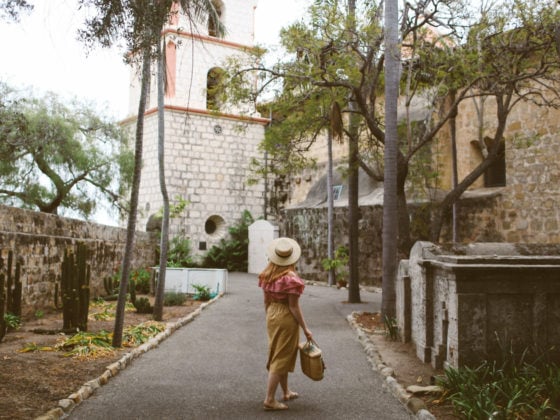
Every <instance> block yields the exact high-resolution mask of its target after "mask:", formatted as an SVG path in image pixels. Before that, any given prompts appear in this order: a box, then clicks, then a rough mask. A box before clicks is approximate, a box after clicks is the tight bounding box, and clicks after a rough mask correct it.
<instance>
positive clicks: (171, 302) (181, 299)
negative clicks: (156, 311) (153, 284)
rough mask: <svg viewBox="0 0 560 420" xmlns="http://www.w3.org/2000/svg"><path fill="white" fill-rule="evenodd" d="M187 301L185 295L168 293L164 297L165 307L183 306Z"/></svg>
mask: <svg viewBox="0 0 560 420" xmlns="http://www.w3.org/2000/svg"><path fill="white" fill-rule="evenodd" d="M186 300H187V295H185V294H184V293H177V292H167V293H165V294H164V295H163V306H181V305H182V304H183V303H185V301H186Z"/></svg>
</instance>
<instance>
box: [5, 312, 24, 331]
mask: <svg viewBox="0 0 560 420" xmlns="http://www.w3.org/2000/svg"><path fill="white" fill-rule="evenodd" d="M4 321H6V328H8V330H17V329H19V327H21V318H20V317H19V316H17V315H14V314H11V313H9V312H8V313H6V314H4Z"/></svg>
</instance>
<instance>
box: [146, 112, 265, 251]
mask: <svg viewBox="0 0 560 420" xmlns="http://www.w3.org/2000/svg"><path fill="white" fill-rule="evenodd" d="M165 124H166V142H165V153H166V156H165V170H166V179H167V190H168V193H169V197H170V199H171V201H172V202H175V203H176V202H177V197H181V198H182V199H186V200H188V205H187V207H186V209H185V211H184V212H183V213H182V214H181V215H179V216H178V217H176V218H173V219H171V222H170V233H171V235H172V236H175V235H184V236H187V237H189V238H190V239H191V241H192V245H193V251H194V252H197V251H199V250H200V251H204V249H203V244H206V249H209V248H210V247H211V246H212V245H215V244H217V243H218V242H219V240H220V239H221V238H222V237H224V235H226V234H227V228H228V227H230V226H232V225H233V224H235V223H236V222H237V221H238V220H239V218H240V216H241V214H242V212H243V211H244V210H248V211H250V212H251V214H252V215H253V217H254V218H255V219H256V218H258V217H259V216H261V215H262V214H263V209H264V194H263V191H264V186H263V184H262V183H259V184H257V185H248V183H247V181H248V179H249V177H250V170H249V165H250V162H251V160H252V159H258V158H259V157H260V152H259V151H258V148H257V144H258V143H259V141H260V139H261V138H262V136H264V127H263V126H262V125H261V124H256V123H247V124H243V123H242V122H241V121H239V120H233V119H232V120H227V119H222V118H215V117H214V116H211V115H207V116H202V115H201V116H197V115H189V114H186V113H184V112H179V111H169V110H168V111H167V112H166V122H165ZM218 126H219V129H217V128H216V127H218ZM145 129H146V136H147V137H148V138H151V139H153V138H157V137H156V130H157V118H156V115H155V114H150V115H149V116H148V117H147V119H146V128H145ZM219 130H221V131H219ZM216 131H219V133H216ZM158 176H159V175H158V159H157V143H156V142H155V141H149V142H146V144H145V149H144V165H143V172H142V180H141V185H140V199H139V211H140V212H139V218H138V226H139V229H145V226H146V224H147V221H148V218H149V216H150V215H152V214H154V213H157V212H158V210H159V209H161V208H162V206H163V203H162V199H161V191H160V186H159V178H158ZM209 220H211V221H212V223H215V225H216V230H215V231H208V229H207V222H208V221H209Z"/></svg>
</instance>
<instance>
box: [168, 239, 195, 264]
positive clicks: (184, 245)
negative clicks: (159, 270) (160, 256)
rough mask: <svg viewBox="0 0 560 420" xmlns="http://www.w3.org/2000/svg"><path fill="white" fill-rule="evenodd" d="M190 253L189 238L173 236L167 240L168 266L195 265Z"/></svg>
mask: <svg viewBox="0 0 560 420" xmlns="http://www.w3.org/2000/svg"><path fill="white" fill-rule="evenodd" d="M191 254H192V248H191V240H190V239H189V238H186V237H181V236H175V237H174V238H172V239H171V241H169V250H168V251H167V266H168V267H194V266H196V263H195V260H194V257H193V256H192V255H191Z"/></svg>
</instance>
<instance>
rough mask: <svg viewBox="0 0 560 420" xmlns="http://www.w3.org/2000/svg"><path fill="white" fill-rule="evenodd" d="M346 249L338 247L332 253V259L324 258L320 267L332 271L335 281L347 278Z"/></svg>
mask: <svg viewBox="0 0 560 420" xmlns="http://www.w3.org/2000/svg"><path fill="white" fill-rule="evenodd" d="M348 258H349V256H348V248H347V247H346V246H344V245H340V246H339V247H337V248H336V250H335V251H334V258H325V259H323V260H322V261H321V265H322V266H323V268H324V269H325V270H327V271H329V270H334V272H335V275H336V279H337V280H345V279H346V278H347V277H348Z"/></svg>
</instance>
